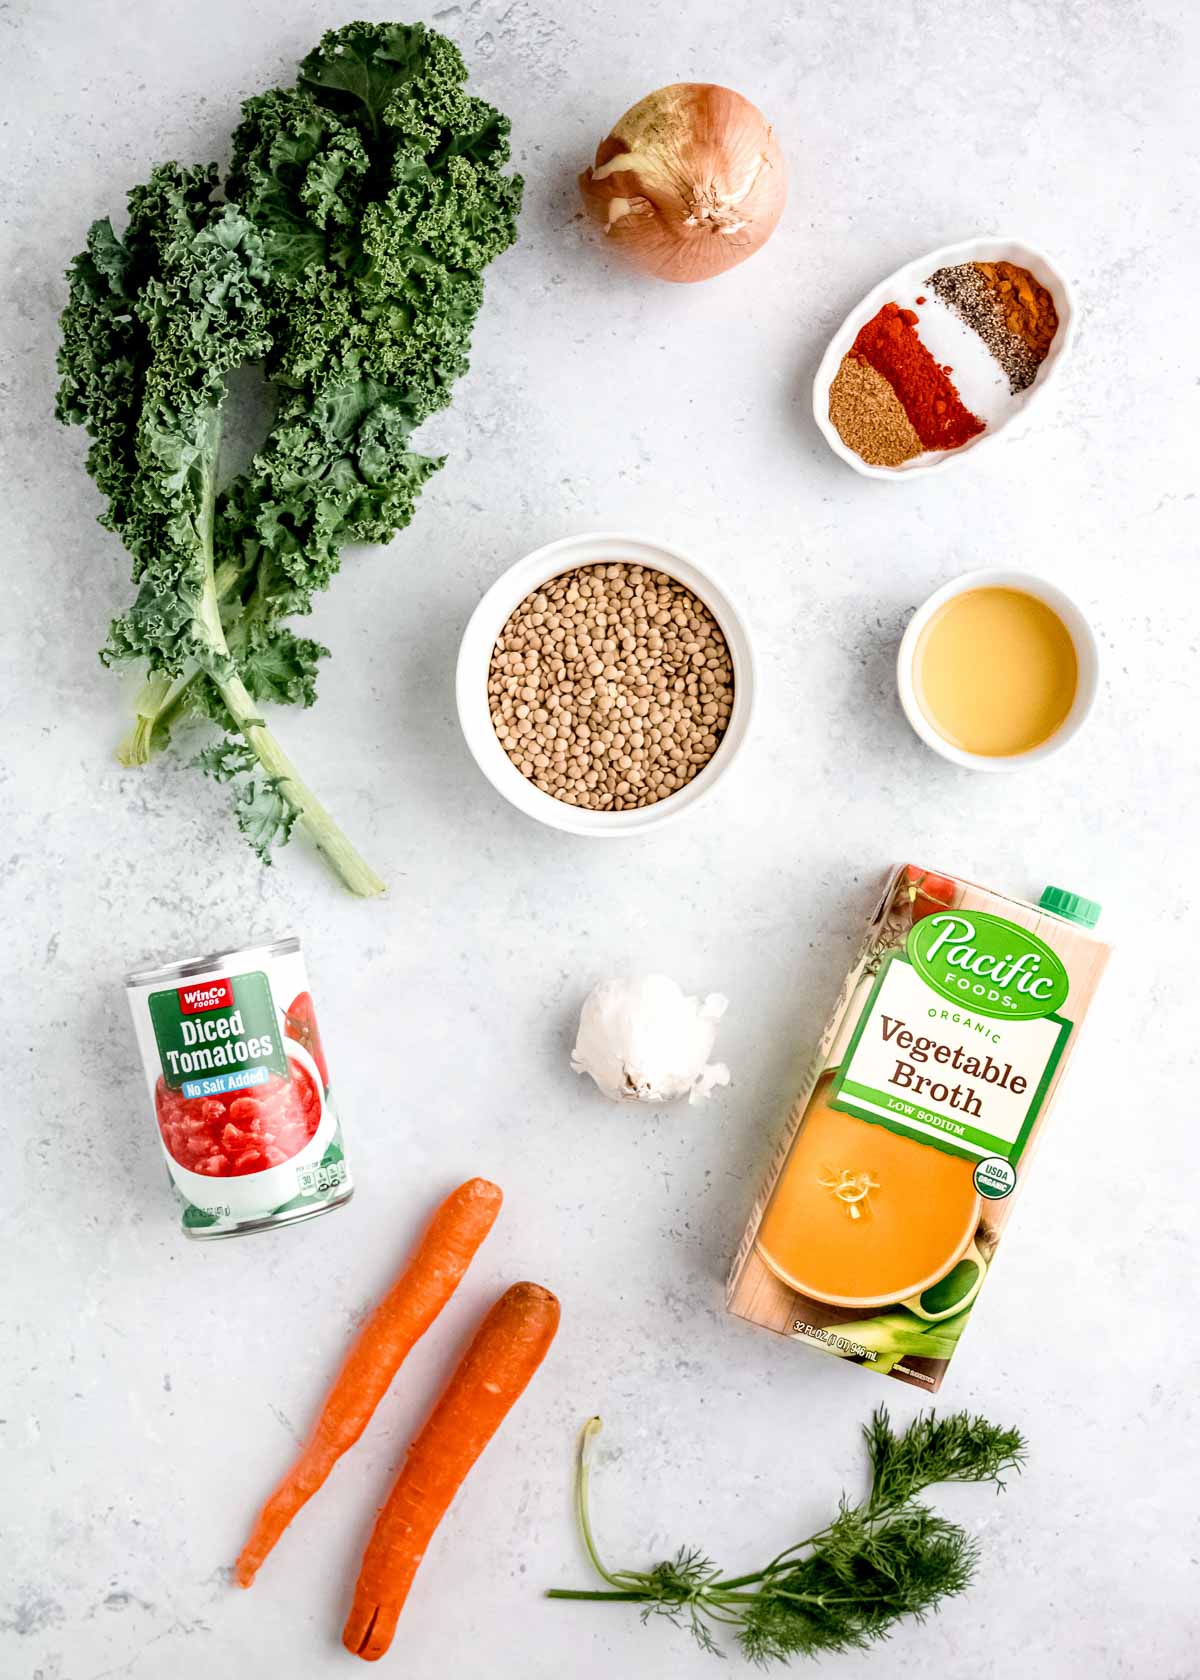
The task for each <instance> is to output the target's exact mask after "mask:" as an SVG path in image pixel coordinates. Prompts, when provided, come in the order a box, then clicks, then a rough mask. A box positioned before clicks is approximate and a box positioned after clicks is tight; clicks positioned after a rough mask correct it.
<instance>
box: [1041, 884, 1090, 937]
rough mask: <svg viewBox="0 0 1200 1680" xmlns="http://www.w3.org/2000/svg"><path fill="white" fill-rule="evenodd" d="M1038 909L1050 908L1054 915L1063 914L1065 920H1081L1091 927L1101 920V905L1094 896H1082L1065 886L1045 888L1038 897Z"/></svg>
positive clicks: (1080, 921)
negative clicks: (1069, 890)
mask: <svg viewBox="0 0 1200 1680" xmlns="http://www.w3.org/2000/svg"><path fill="white" fill-rule="evenodd" d="M1038 909H1039V910H1049V912H1050V914H1051V915H1052V916H1061V917H1062V918H1063V920H1064V921H1067V922H1079V923H1081V924H1082V925H1083V926H1084V927H1089V928H1092V927H1095V925H1096V923H1097V922H1098V921H1099V920H1100V906H1099V905H1098V904H1097V903H1096V900H1095V899H1094V898H1081V897H1080V895H1079V894H1078V893H1073V892H1068V891H1067V889H1066V888H1065V887H1046V888H1044V889H1043V891H1042V896H1041V898H1039V899H1038Z"/></svg>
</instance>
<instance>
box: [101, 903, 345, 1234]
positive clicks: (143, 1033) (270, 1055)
mask: <svg viewBox="0 0 1200 1680" xmlns="http://www.w3.org/2000/svg"><path fill="white" fill-rule="evenodd" d="M125 987H126V993H127V996H128V998H129V1007H130V1009H131V1011H132V1012H133V1025H134V1031H135V1032H136V1033H137V1040H138V1046H139V1048H140V1050H141V1052H142V1066H143V1067H144V1069H145V1072H146V1086H147V1089H148V1091H149V1094H150V1101H151V1104H152V1106H153V1110H154V1116H155V1120H156V1123H157V1126H158V1136H159V1141H160V1143H161V1144H162V1148H163V1154H164V1155H165V1157H166V1163H167V1172H168V1174H169V1175H170V1179H171V1182H172V1184H173V1185H174V1187H175V1191H176V1194H177V1195H178V1197H179V1199H180V1201H181V1202H182V1204H183V1229H184V1233H185V1235H187V1236H189V1237H236V1236H241V1235H242V1234H243V1233H244V1232H247V1231H265V1230H270V1229H271V1228H272V1227H273V1226H276V1225H289V1224H293V1223H294V1222H295V1221H297V1220H301V1219H312V1218H313V1217H314V1216H315V1215H316V1214H319V1213H328V1212H329V1210H330V1208H335V1207H341V1206H342V1204H343V1203H344V1202H348V1201H349V1200H350V1197H351V1196H352V1194H353V1193H354V1184H353V1181H352V1179H351V1177H350V1169H349V1166H348V1164H347V1162H346V1156H345V1151H344V1149H343V1145H342V1130H341V1126H340V1124H339V1122H338V1117H337V1111H336V1109H335V1108H334V1104H333V1097H332V1094H331V1092H330V1088H329V1069H328V1067H327V1065H326V1062H325V1052H324V1050H323V1049H322V1046H321V1035H320V1032H319V1031H318V1029H317V1017H316V1011H315V1010H314V1008H313V1000H312V993H311V992H310V991H309V987H308V975H307V973H306V972H305V968H304V958H303V957H302V956H301V954H300V941H299V940H298V939H296V938H294V937H291V936H289V937H288V938H286V939H276V940H274V941H273V942H272V943H271V944H269V945H248V946H244V947H243V948H242V949H240V950H235V951H217V952H214V953H213V954H212V955H211V956H207V957H189V958H185V959H184V960H183V961H182V962H176V963H167V964H165V965H164V966H163V967H160V968H145V969H139V970H138V971H137V972H136V973H133V974H130V975H127V976H126V980H125Z"/></svg>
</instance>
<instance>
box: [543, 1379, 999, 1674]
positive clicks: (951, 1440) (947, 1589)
mask: <svg viewBox="0 0 1200 1680" xmlns="http://www.w3.org/2000/svg"><path fill="white" fill-rule="evenodd" d="M599 1429H600V1419H599V1418H591V1419H589V1421H588V1422H587V1424H585V1426H584V1429H583V1432H582V1434H581V1436H580V1441H579V1454H578V1459H577V1463H576V1474H575V1510H576V1515H577V1517H578V1521H579V1530H580V1534H581V1535H582V1537H583V1543H584V1546H585V1548H586V1550H587V1554H588V1557H589V1559H590V1560H591V1563H592V1566H593V1568H594V1569H595V1570H596V1573H597V1574H598V1575H599V1576H600V1577H601V1579H602V1580H603V1581H604V1582H605V1588H604V1589H603V1590H600V1591H575V1590H572V1589H569V1588H562V1587H556V1588H552V1589H551V1591H550V1592H549V1593H548V1594H547V1597H548V1598H566V1599H591V1600H610V1601H618V1602H624V1603H627V1604H639V1605H641V1607H642V1620H643V1621H646V1620H648V1619H649V1617H651V1616H665V1617H667V1619H668V1620H669V1621H671V1622H674V1623H675V1624H676V1625H677V1626H681V1627H686V1628H688V1629H689V1631H690V1632H691V1634H692V1636H693V1637H694V1638H695V1640H696V1642H697V1644H698V1645H699V1646H700V1647H701V1649H702V1650H705V1651H709V1652H711V1653H712V1654H713V1655H714V1656H721V1655H722V1654H723V1653H722V1651H721V1648H720V1645H719V1644H718V1641H717V1630H718V1629H720V1628H721V1627H722V1626H724V1627H728V1628H729V1629H730V1630H731V1631H732V1632H733V1633H734V1634H735V1635H736V1637H737V1639H738V1642H739V1643H740V1645H741V1648H742V1651H743V1652H744V1654H745V1655H746V1656H747V1657H749V1658H750V1659H751V1661H753V1662H755V1663H758V1664H760V1665H762V1666H766V1665H767V1664H768V1663H771V1662H786V1661H787V1660H788V1659H789V1658H790V1657H795V1656H818V1655H821V1654H832V1653H836V1652H839V1651H858V1650H864V1649H866V1648H867V1647H868V1646H869V1645H871V1644H872V1643H873V1642H874V1641H875V1640H878V1639H886V1638H887V1637H888V1635H889V1634H890V1632H891V1630H892V1628H893V1626H894V1624H895V1623H896V1622H897V1621H898V1620H899V1619H900V1618H901V1617H902V1616H913V1617H915V1618H916V1619H917V1620H918V1621H920V1620H922V1619H923V1618H924V1617H925V1616H926V1615H928V1614H929V1612H930V1611H932V1610H936V1609H937V1608H938V1606H939V1605H940V1604H941V1602H942V1600H943V1599H946V1598H950V1597H953V1596H954V1594H956V1593H961V1592H963V1591H964V1590H965V1589H966V1587H967V1586H968V1585H969V1584H970V1581H971V1576H972V1572H973V1570H974V1567H975V1561H976V1551H977V1548H976V1543H975V1541H974V1540H973V1539H972V1538H971V1537H970V1536H969V1535H968V1534H967V1533H966V1532H965V1530H964V1529H962V1528H960V1527H959V1526H958V1525H957V1524H956V1523H952V1522H949V1521H948V1520H947V1519H946V1518H945V1517H941V1516H938V1515H937V1513H936V1512H934V1511H931V1510H930V1509H929V1508H928V1506H926V1505H923V1504H921V1503H920V1501H919V1499H918V1495H919V1494H921V1493H922V1492H924V1490H925V1489H926V1488H930V1487H934V1486H935V1485H937V1484H938V1483H939V1482H992V1483H994V1484H995V1485H996V1486H997V1488H1002V1487H1003V1486H1004V1481H1003V1477H1004V1475H1005V1473H1006V1472H1008V1471H1010V1470H1019V1469H1020V1467H1021V1463H1022V1460H1023V1458H1024V1456H1025V1442H1024V1440H1023V1439H1022V1437H1021V1435H1020V1434H1019V1433H1018V1432H1017V1431H1016V1430H1015V1429H998V1428H997V1427H996V1426H995V1425H994V1424H991V1423H989V1422H988V1421H987V1420H986V1418H981V1417H971V1416H970V1415H969V1414H968V1413H966V1412H953V1413H951V1414H950V1415H949V1416H948V1417H938V1415H937V1414H936V1413H934V1412H931V1413H929V1414H928V1415H926V1416H923V1417H918V1418H915V1419H914V1420H913V1421H912V1423H910V1424H909V1425H908V1427H907V1429H905V1430H904V1431H903V1433H901V1434H899V1435H897V1434H896V1432H895V1430H894V1429H893V1428H892V1425H891V1421H890V1419H889V1417H888V1414H887V1412H886V1411H885V1410H884V1409H883V1408H882V1407H880V1408H879V1410H878V1411H876V1412H875V1413H874V1415H873V1416H872V1418H871V1421H870V1423H868V1424H867V1425H866V1427H865V1429H864V1430H863V1434H864V1437H865V1439H866V1444H867V1453H868V1457H869V1459H870V1464H871V1488H870V1492H869V1493H868V1495H867V1497H866V1498H865V1499H864V1500H862V1501H861V1502H860V1503H858V1504H856V1505H855V1504H851V1503H850V1502H849V1501H848V1500H846V1499H845V1498H843V1499H842V1501H841V1504H840V1505H839V1507H838V1513H837V1516H836V1517H834V1519H833V1521H832V1522H831V1523H829V1524H828V1526H827V1527H825V1528H823V1529H821V1530H819V1531H818V1532H817V1533H816V1534H810V1535H809V1536H808V1537H807V1538H806V1539H804V1540H798V1541H797V1542H796V1543H795V1544H794V1545H792V1546H789V1547H787V1548H786V1550H785V1551H783V1552H780V1553H779V1554H778V1556H777V1557H774V1558H772V1560H771V1562H770V1563H768V1564H766V1565H765V1566H764V1567H763V1568H762V1569H758V1570H754V1571H753V1572H752V1573H750V1574H747V1575H735V1576H722V1574H721V1572H720V1569H719V1568H718V1566H717V1565H716V1564H715V1563H713V1562H712V1560H711V1559H710V1558H709V1557H708V1556H707V1555H706V1554H705V1553H703V1552H701V1551H699V1550H696V1549H694V1548H689V1547H682V1548H681V1549H680V1550H679V1551H678V1552H677V1553H676V1554H675V1556H674V1558H671V1559H669V1560H667V1561H666V1562H663V1563H659V1564H656V1565H655V1566H654V1568H653V1569H648V1570H637V1569H618V1570H610V1569H608V1568H606V1566H605V1565H604V1564H603V1563H602V1562H601V1560H600V1556H599V1553H598V1552H597V1550H596V1543H595V1539H594V1537H593V1534H592V1527H591V1516H590V1512H589V1508H588V1483H589V1479H590V1475H591V1448H592V1442H593V1441H594V1439H595V1437H596V1435H597V1433H598V1432H599Z"/></svg>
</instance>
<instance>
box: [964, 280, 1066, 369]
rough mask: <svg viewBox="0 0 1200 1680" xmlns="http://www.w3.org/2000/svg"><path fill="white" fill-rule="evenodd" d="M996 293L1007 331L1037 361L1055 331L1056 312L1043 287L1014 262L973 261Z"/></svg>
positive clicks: (1050, 298)
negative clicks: (1017, 339) (1022, 343)
mask: <svg viewBox="0 0 1200 1680" xmlns="http://www.w3.org/2000/svg"><path fill="white" fill-rule="evenodd" d="M972 266H973V267H974V268H977V269H978V270H979V272H980V274H982V275H983V278H984V279H985V280H986V281H987V283H988V285H989V286H990V287H991V288H992V290H993V291H994V292H995V294H996V301H997V302H998V303H999V305H1000V307H1001V309H1002V310H1003V311H1004V324H1005V326H1006V327H1007V328H1008V330H1009V332H1010V333H1015V334H1016V335H1017V337H1018V338H1023V339H1024V340H1025V342H1026V344H1028V346H1029V348H1030V349H1031V350H1032V351H1033V353H1034V355H1035V356H1036V357H1037V359H1038V361H1039V362H1040V361H1041V360H1042V359H1043V358H1044V356H1045V354H1046V352H1047V350H1049V348H1050V341H1051V339H1053V337H1054V335H1055V333H1056V332H1057V331H1058V311H1057V310H1056V309H1055V307H1054V299H1053V298H1052V297H1051V296H1050V293H1049V292H1048V291H1047V290H1046V288H1045V286H1042V285H1039V283H1038V282H1037V281H1036V280H1035V279H1034V277H1033V275H1032V274H1030V272H1029V270H1028V269H1027V268H1018V267H1017V265H1016V263H1010V262H994V263H986V262H981V263H974V264H972Z"/></svg>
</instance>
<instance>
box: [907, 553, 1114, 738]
mask: <svg viewBox="0 0 1200 1680" xmlns="http://www.w3.org/2000/svg"><path fill="white" fill-rule="evenodd" d="M1099 674H1100V658H1099V651H1098V649H1097V646H1096V638H1095V636H1094V635H1093V633H1092V628H1091V626H1090V625H1089V623H1088V621H1087V619H1086V618H1085V617H1084V615H1083V613H1082V612H1081V611H1080V609H1079V607H1078V606H1077V605H1076V603H1075V602H1074V601H1073V600H1072V599H1071V598H1070V596H1069V595H1066V594H1064V593H1063V591H1062V590H1061V589H1059V588H1058V587H1057V586H1056V585H1054V584H1052V583H1047V582H1046V581H1045V580H1044V579H1042V578H1037V577H1033V576H1032V575H1031V574H1030V573H1028V572H1018V571H1005V570H999V569H989V568H984V569H981V570H979V571H974V572H966V573H964V574H963V576H962V577H957V578H954V579H953V580H952V581H951V582H950V583H946V584H943V585H942V587H941V588H940V589H937V590H935V591H934V593H933V594H932V595H931V596H930V597H929V599H928V600H927V601H926V602H924V603H923V605H922V606H920V607H918V608H917V610H916V612H915V613H914V614H913V616H912V618H911V619H910V620H909V623H908V627H907V628H906V630H905V632H904V636H903V639H902V640H901V643H900V651H899V654H898V656H897V660H896V683H897V687H898V689H899V692H900V704H901V705H902V706H903V708H904V714H905V716H906V717H907V718H908V721H909V723H910V724H911V725H912V727H913V729H914V730H915V731H916V733H917V734H918V735H919V736H920V737H921V739H922V741H924V742H925V744H926V746H928V747H932V749H933V751H934V752H936V753H940V754H941V756H942V757H943V758H945V759H949V761H950V763H951V764H957V765H960V766H961V767H962V768H963V769H967V770H1020V769H1022V768H1024V767H1025V766H1026V765H1029V764H1036V763H1039V762H1040V761H1041V760H1042V759H1045V758H1049V757H1050V755H1051V754H1052V753H1056V752H1058V751H1060V750H1061V749H1062V748H1063V747H1065V746H1066V744H1067V742H1068V741H1070V740H1072V739H1073V738H1074V737H1075V736H1076V735H1077V734H1078V733H1079V731H1080V730H1081V729H1082V727H1083V725H1084V723H1085V722H1086V721H1087V717H1088V714H1089V713H1090V712H1091V710H1092V707H1093V705H1094V704H1095V701H1096V693H1097V689H1098V687H1099Z"/></svg>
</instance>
